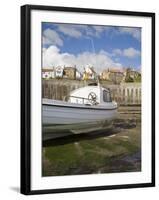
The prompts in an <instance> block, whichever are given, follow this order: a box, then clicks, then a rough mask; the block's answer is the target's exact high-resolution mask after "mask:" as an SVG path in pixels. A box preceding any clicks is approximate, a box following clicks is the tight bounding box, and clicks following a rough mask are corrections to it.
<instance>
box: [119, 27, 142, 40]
mask: <svg viewBox="0 0 159 200" xmlns="http://www.w3.org/2000/svg"><path fill="white" fill-rule="evenodd" d="M118 30H119V33H121V34H129V35H131V36H132V37H134V38H135V39H137V40H139V41H140V40H141V29H140V28H131V27H120V28H119V29H118Z"/></svg>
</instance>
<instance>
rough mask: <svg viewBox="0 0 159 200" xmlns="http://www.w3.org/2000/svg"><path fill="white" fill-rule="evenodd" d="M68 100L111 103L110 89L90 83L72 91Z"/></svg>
mask: <svg viewBox="0 0 159 200" xmlns="http://www.w3.org/2000/svg"><path fill="white" fill-rule="evenodd" d="M68 102H70V103H77V104H85V105H98V104H100V105H102V104H106V103H111V102H112V99H111V93H110V90H109V89H107V88H104V87H101V86H100V85H95V86H94V85H90V86H86V87H82V88H78V89H76V90H74V91H72V92H71V93H70V96H69V97H68Z"/></svg>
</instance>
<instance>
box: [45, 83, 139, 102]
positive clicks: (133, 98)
mask: <svg viewBox="0 0 159 200" xmlns="http://www.w3.org/2000/svg"><path fill="white" fill-rule="evenodd" d="M89 83H91V81H83V80H82V81H81V80H68V79H48V80H46V79H43V80H42V97H43V98H49V99H56V100H63V99H64V98H65V97H66V96H67V95H69V93H70V92H71V91H72V90H75V89H77V88H80V87H84V86H86V85H88V84H89ZM101 85H102V86H103V87H106V88H109V89H110V91H111V96H112V99H113V100H115V101H116V102H117V103H118V104H119V105H141V83H134V82H133V83H121V84H119V85H114V84H112V83H110V82H107V81H101Z"/></svg>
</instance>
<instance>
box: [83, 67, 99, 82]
mask: <svg viewBox="0 0 159 200" xmlns="http://www.w3.org/2000/svg"><path fill="white" fill-rule="evenodd" d="M96 79H97V73H96V72H95V70H94V68H93V67H92V66H86V67H85V69H84V73H83V80H96Z"/></svg>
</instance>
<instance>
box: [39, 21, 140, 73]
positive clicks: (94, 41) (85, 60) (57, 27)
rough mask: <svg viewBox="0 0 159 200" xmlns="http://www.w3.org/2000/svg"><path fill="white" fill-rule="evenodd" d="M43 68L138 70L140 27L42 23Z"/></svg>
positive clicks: (98, 70)
mask: <svg viewBox="0 0 159 200" xmlns="http://www.w3.org/2000/svg"><path fill="white" fill-rule="evenodd" d="M42 55H43V61H42V66H43V68H52V67H53V66H59V65H65V66H76V67H77V69H78V70H79V71H81V72H82V71H83V69H84V67H85V66H87V65H91V66H93V67H94V69H95V70H96V71H97V72H98V73H100V72H102V71H103V70H104V69H107V68H120V69H123V68H127V67H132V68H134V69H135V70H137V71H140V69H141V28H137V27H119V26H101V25H80V24H58V23H47V22H43V23H42Z"/></svg>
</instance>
